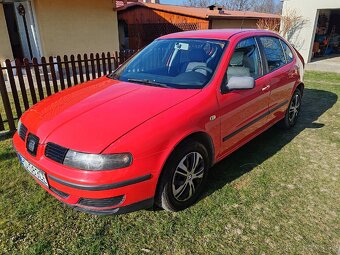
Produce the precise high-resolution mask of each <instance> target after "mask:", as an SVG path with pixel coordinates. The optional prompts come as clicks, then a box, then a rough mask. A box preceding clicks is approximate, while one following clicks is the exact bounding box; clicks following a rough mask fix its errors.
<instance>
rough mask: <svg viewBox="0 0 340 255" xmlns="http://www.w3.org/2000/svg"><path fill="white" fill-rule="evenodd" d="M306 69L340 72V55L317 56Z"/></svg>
mask: <svg viewBox="0 0 340 255" xmlns="http://www.w3.org/2000/svg"><path fill="white" fill-rule="evenodd" d="M305 69H306V70H309V71H321V72H335V73H340V55H335V56H332V57H327V58H317V59H316V60H314V61H312V62H311V63H308V64H307V65H306V68H305Z"/></svg>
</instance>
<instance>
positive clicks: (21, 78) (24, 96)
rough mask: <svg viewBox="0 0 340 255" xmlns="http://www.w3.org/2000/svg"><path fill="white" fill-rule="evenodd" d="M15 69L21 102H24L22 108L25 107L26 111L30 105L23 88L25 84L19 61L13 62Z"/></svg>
mask: <svg viewBox="0 0 340 255" xmlns="http://www.w3.org/2000/svg"><path fill="white" fill-rule="evenodd" d="M15 67H16V70H17V76H18V79H19V85H20V90H21V95H22V100H23V101H24V107H25V110H28V108H30V105H29V102H28V97H27V92H26V86H25V82H24V76H23V74H22V64H21V62H20V60H19V59H16V60H15Z"/></svg>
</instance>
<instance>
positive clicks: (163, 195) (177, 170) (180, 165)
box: [156, 141, 210, 212]
mask: <svg viewBox="0 0 340 255" xmlns="http://www.w3.org/2000/svg"><path fill="white" fill-rule="evenodd" d="M209 166H210V161H209V156H208V152H207V150H206V148H205V147H204V146H203V145H202V144H201V143H198V142H195V141H190V142H186V143H184V144H182V145H180V146H179V147H178V148H177V149H176V150H175V151H174V152H173V154H172V155H171V156H170V158H169V160H168V161H167V163H166V165H165V167H164V170H163V174H162V176H161V178H160V182H159V186H158V191H157V194H156V204H157V205H158V206H160V207H162V208H163V209H165V210H167V211H171V212H175V211H180V210H183V209H185V208H187V207H189V206H191V205H192V204H194V203H195V202H196V201H197V199H198V197H199V195H200V194H201V191H202V188H203V186H204V182H205V179H206V175H207V170H208V169H209Z"/></svg>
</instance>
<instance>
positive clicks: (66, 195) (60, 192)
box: [50, 187, 70, 199]
mask: <svg viewBox="0 0 340 255" xmlns="http://www.w3.org/2000/svg"><path fill="white" fill-rule="evenodd" d="M50 190H51V191H53V192H54V193H55V194H57V195H58V196H59V197H61V198H64V199H65V198H68V197H69V196H70V195H69V194H66V193H65V192H62V191H60V190H57V189H56V188H53V187H50Z"/></svg>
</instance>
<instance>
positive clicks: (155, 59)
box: [109, 39, 227, 89]
mask: <svg viewBox="0 0 340 255" xmlns="http://www.w3.org/2000/svg"><path fill="white" fill-rule="evenodd" d="M226 45H227V42H226V41H219V40H207V39H160V40H156V41H154V42H153V43H151V44H150V45H149V46H147V47H146V48H145V49H144V50H142V51H141V52H140V53H138V54H137V55H136V56H135V57H133V58H132V59H131V60H130V61H128V62H127V63H125V64H123V65H122V66H121V67H120V68H118V69H117V70H116V71H115V72H114V73H112V74H111V75H110V76H109V77H110V78H112V79H117V80H120V81H128V82H133V83H138V84H143V85H149V86H159V87H171V88H179V89H182V88H183V89H200V88H203V87H204V86H205V85H206V84H207V83H208V82H209V81H210V80H211V78H212V76H213V75H214V73H215V70H216V68H217V65H218V63H219V61H220V59H221V56H222V53H223V51H224V49H225V47H226Z"/></svg>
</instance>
